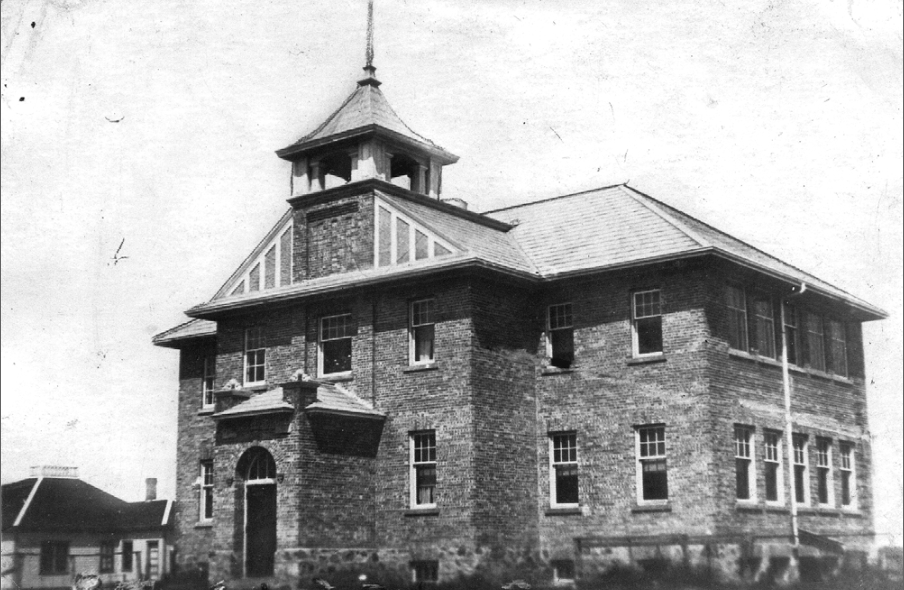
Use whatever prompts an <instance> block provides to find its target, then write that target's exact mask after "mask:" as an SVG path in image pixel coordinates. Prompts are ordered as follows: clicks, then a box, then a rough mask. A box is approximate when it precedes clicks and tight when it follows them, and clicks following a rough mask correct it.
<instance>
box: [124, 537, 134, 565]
mask: <svg viewBox="0 0 904 590" xmlns="http://www.w3.org/2000/svg"><path fill="white" fill-rule="evenodd" d="M132 551H133V549H132V541H123V542H122V571H124V572H130V571H132Z"/></svg>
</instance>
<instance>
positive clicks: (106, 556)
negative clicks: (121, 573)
mask: <svg viewBox="0 0 904 590" xmlns="http://www.w3.org/2000/svg"><path fill="white" fill-rule="evenodd" d="M116 544H117V543H116V541H101V542H100V544H99V550H98V554H99V560H98V564H97V573H99V574H112V573H115V572H116Z"/></svg>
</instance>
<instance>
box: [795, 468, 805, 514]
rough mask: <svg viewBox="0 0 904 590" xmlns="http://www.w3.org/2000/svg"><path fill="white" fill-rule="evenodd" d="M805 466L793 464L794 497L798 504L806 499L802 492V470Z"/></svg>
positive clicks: (803, 482)
mask: <svg viewBox="0 0 904 590" xmlns="http://www.w3.org/2000/svg"><path fill="white" fill-rule="evenodd" d="M805 470H806V468H805V467H804V466H803V465H795V466H794V499H795V500H796V501H797V503H798V504H803V502H804V500H805V499H806V494H805V492H804V484H805V483H806V482H805V481H804V472H805Z"/></svg>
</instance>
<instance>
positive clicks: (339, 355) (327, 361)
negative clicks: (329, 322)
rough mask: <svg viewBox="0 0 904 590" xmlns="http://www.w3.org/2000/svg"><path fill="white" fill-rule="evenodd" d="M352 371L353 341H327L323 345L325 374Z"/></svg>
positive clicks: (347, 339)
mask: <svg viewBox="0 0 904 590" xmlns="http://www.w3.org/2000/svg"><path fill="white" fill-rule="evenodd" d="M351 370H352V339H351V338H341V339H339V340H327V341H326V342H324V343H323V374H324V375H328V374H330V373H343V372H345V371H351Z"/></svg>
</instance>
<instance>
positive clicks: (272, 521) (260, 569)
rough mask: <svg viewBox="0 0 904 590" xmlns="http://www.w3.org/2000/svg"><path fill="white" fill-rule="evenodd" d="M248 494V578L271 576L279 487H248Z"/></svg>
mask: <svg viewBox="0 0 904 590" xmlns="http://www.w3.org/2000/svg"><path fill="white" fill-rule="evenodd" d="M245 494H246V498H245V506H246V510H247V512H246V517H247V520H246V525H245V572H246V573H245V575H247V576H248V577H262V576H272V575H273V554H274V553H276V485H274V484H265V485H249V486H247V487H246V488H245Z"/></svg>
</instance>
